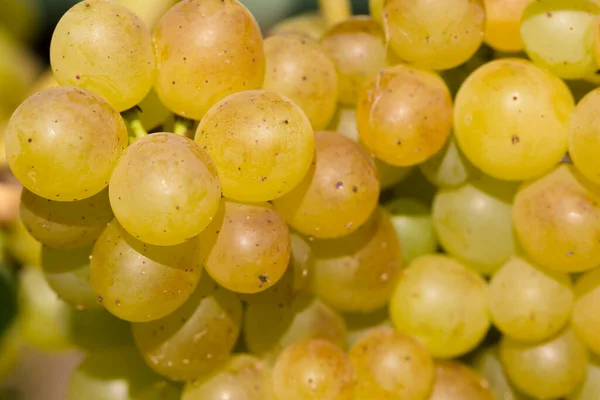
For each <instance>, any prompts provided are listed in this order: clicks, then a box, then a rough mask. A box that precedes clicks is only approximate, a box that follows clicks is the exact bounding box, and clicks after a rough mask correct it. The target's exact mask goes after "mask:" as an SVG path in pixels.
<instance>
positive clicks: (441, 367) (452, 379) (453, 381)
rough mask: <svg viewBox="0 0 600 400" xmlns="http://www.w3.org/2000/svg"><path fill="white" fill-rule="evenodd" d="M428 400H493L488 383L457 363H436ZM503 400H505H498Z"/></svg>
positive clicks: (471, 370)
mask: <svg viewBox="0 0 600 400" xmlns="http://www.w3.org/2000/svg"><path fill="white" fill-rule="evenodd" d="M429 400H495V397H494V394H493V393H492V392H491V391H490V388H489V384H488V382H487V381H486V380H485V379H483V378H482V377H481V376H480V375H479V374H477V373H476V372H475V371H474V370H473V369H472V368H470V367H468V366H466V365H464V364H462V363H460V362H458V361H449V360H448V361H437V362H436V365H435V385H434V387H433V393H432V394H431V397H430V398H429ZM498 400H505V399H498Z"/></svg>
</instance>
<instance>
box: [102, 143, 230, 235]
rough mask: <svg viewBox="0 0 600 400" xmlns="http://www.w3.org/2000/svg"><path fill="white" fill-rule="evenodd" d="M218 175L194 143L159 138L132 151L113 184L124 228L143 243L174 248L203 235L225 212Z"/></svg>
mask: <svg viewBox="0 0 600 400" xmlns="http://www.w3.org/2000/svg"><path fill="white" fill-rule="evenodd" d="M220 189H221V188H220V185H219V178H218V176H217V171H216V169H215V167H214V166H213V164H212V162H211V161H210V158H209V157H208V155H207V154H206V153H205V152H204V151H202V150H201V149H200V148H199V147H198V145H197V144H196V143H194V142H193V141H192V140H190V139H188V138H186V137H182V136H179V135H175V134H172V133H155V134H152V135H148V136H145V137H143V138H141V139H139V140H137V141H135V142H134V143H133V144H132V145H131V146H129V147H128V148H127V150H126V151H125V153H123V157H122V158H121V159H120V160H119V163H118V164H117V166H116V168H115V170H114V173H113V176H112V179H111V180H110V188H109V195H110V204H111V206H112V209H113V211H114V213H115V217H116V218H117V220H118V221H119V223H120V224H121V225H122V226H123V227H124V228H125V229H126V230H127V232H129V233H130V234H131V235H132V236H135V237H136V238H138V239H139V240H141V241H143V242H146V243H149V244H153V245H157V246H169V245H176V244H179V243H182V242H184V241H186V240H189V239H191V238H193V237H194V236H196V235H198V234H199V233H200V232H202V230H203V229H204V228H206V226H207V225H208V224H209V223H210V221H211V219H212V218H213V217H214V215H215V213H216V212H217V209H218V207H219V200H220V199H221V190H220Z"/></svg>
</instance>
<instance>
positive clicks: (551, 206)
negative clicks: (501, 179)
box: [513, 164, 600, 272]
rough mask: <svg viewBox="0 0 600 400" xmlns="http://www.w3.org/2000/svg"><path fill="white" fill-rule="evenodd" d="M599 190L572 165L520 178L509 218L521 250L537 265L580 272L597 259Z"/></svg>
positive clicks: (599, 258)
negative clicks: (529, 178) (525, 179)
mask: <svg viewBox="0 0 600 400" xmlns="http://www.w3.org/2000/svg"><path fill="white" fill-rule="evenodd" d="M599 199H600V191H599V190H598V189H597V188H596V187H595V186H594V185H593V184H590V183H589V182H588V181H586V180H585V178H583V177H582V176H581V175H580V174H579V173H578V172H577V171H576V170H575V168H573V166H570V165H564V164H563V165H561V166H559V167H558V168H556V169H555V170H554V171H553V172H551V173H549V174H548V175H546V176H544V177H542V178H540V179H538V180H535V181H532V182H528V183H526V184H524V185H523V186H522V187H521V189H520V190H519V192H518V193H517V195H516V196H515V200H514V206H513V224H514V228H515V233H516V236H517V238H518V240H519V244H520V246H521V247H522V249H523V251H524V252H525V253H526V254H527V255H529V256H530V257H531V258H532V259H533V260H534V261H536V262H537V263H539V265H540V266H541V267H544V268H548V269H552V270H557V271H564V272H580V271H586V270H589V269H592V268H595V267H597V266H599V265H600V242H598V237H600V225H599V222H598V221H600V200H599Z"/></svg>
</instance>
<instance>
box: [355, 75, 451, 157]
mask: <svg viewBox="0 0 600 400" xmlns="http://www.w3.org/2000/svg"><path fill="white" fill-rule="evenodd" d="M356 121H357V123H358V132H359V134H360V140H361V141H362V142H363V143H364V145H365V146H366V147H367V148H368V149H369V150H370V151H371V152H372V153H373V154H374V155H375V156H376V157H377V158H379V159H381V160H382V161H385V162H386V163H388V164H391V165H396V166H410V165H415V164H419V163H421V162H423V161H425V160H427V159H428V158H430V157H432V156H433V155H434V154H435V153H436V152H438V151H439V150H440V149H441V148H442V147H443V145H444V143H445V142H446V140H447V138H448V136H449V135H450V129H451V128H452V99H451V97H450V92H449V91H448V87H447V86H446V84H445V83H444V81H443V80H442V79H441V78H440V77H439V76H438V75H436V74H434V73H432V72H428V71H424V70H418V69H415V68H412V67H409V66H405V65H396V66H394V67H389V68H386V69H383V70H381V72H380V73H379V75H378V76H377V78H375V79H374V80H372V81H371V82H370V83H369V84H367V85H366V86H365V87H364V89H363V91H362V92H361V94H360V96H359V99H358V103H357V105H356Z"/></svg>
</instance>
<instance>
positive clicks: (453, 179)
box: [419, 136, 480, 188]
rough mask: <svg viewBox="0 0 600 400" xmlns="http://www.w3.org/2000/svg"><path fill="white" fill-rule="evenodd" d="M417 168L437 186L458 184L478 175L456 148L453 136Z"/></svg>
mask: <svg viewBox="0 0 600 400" xmlns="http://www.w3.org/2000/svg"><path fill="white" fill-rule="evenodd" d="M419 168H420V169H421V172H422V173H423V175H424V176H425V178H427V180H428V181H429V182H431V183H432V184H434V185H435V186H437V187H439V188H449V187H456V186H460V185H462V184H464V183H466V182H468V181H471V180H473V179H477V178H478V177H479V175H480V172H479V171H477V169H476V168H475V167H474V166H473V164H471V162H470V161H469V160H468V159H467V157H466V156H465V155H464V154H463V152H462V151H461V150H460V149H459V148H458V145H457V144H456V140H455V139H454V136H451V137H450V139H449V140H448V142H447V143H446V145H445V146H444V147H443V148H442V149H441V150H440V151H438V152H437V153H435V155H434V156H433V157H431V158H430V159H429V160H427V161H425V162H424V163H422V164H419Z"/></svg>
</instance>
